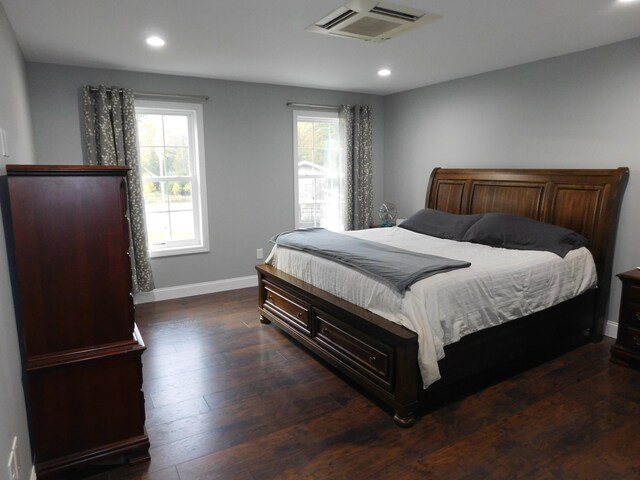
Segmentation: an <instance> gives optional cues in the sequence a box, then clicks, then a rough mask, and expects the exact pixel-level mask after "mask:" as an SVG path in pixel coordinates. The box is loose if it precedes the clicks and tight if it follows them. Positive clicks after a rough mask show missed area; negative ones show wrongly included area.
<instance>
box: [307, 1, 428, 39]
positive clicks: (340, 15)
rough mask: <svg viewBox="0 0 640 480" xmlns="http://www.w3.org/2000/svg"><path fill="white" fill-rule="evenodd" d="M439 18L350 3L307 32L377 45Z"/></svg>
mask: <svg viewBox="0 0 640 480" xmlns="http://www.w3.org/2000/svg"><path fill="white" fill-rule="evenodd" d="M438 18H440V16H439V15H433V14H430V13H426V12H421V11H420V10H416V9H413V8H408V7H401V6H399V5H395V4H393V3H390V2H378V1H376V0H353V1H352V2H349V3H347V4H346V5H344V6H342V7H340V8H338V9H337V10H335V11H333V12H331V13H330V14H329V15H327V16H325V17H324V18H321V19H320V20H318V21H317V22H315V23H313V24H312V25H310V26H308V27H307V28H306V30H307V31H308V32H316V33H323V34H325V35H336V36H339V37H348V38H358V39H360V40H367V41H373V42H381V41H383V40H388V39H390V38H393V37H395V36H396V35H398V34H400V33H402V32H406V31H407V30H410V29H413V28H416V27H419V26H421V25H425V24H427V23H429V22H432V21H434V20H437V19H438Z"/></svg>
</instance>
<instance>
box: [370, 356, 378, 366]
mask: <svg viewBox="0 0 640 480" xmlns="http://www.w3.org/2000/svg"><path fill="white" fill-rule="evenodd" d="M376 360H377V358H376V357H375V355H371V356H370V357H369V363H370V364H371V365H373V364H374V363H376Z"/></svg>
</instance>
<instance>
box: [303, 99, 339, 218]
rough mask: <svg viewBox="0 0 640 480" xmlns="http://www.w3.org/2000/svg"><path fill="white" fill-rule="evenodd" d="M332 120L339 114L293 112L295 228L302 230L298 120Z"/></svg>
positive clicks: (311, 111) (308, 111)
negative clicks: (299, 195) (299, 206)
mask: <svg viewBox="0 0 640 480" xmlns="http://www.w3.org/2000/svg"><path fill="white" fill-rule="evenodd" d="M305 117H309V118H331V119H338V118H339V116H338V112H337V111H336V112H333V111H330V112H318V111H315V110H294V111H293V200H294V203H293V216H294V225H295V228H300V209H299V208H298V202H299V197H298V194H299V192H298V190H299V185H298V183H299V178H298V120H299V119H300V118H305Z"/></svg>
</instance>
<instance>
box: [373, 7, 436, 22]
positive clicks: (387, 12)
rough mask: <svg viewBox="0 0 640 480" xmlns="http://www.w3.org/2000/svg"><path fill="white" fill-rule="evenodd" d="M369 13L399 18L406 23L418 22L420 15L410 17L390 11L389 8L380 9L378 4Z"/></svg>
mask: <svg viewBox="0 0 640 480" xmlns="http://www.w3.org/2000/svg"><path fill="white" fill-rule="evenodd" d="M369 11H370V12H371V13H377V14H378V15H386V16H387V17H393V18H400V19H402V20H406V21H408V22H416V21H418V20H419V19H420V18H421V17H422V15H424V14H422V15H412V14H410V13H405V12H399V11H397V10H391V9H389V8H384V7H381V6H380V5H379V4H378V5H376V6H375V7H373V8H372V9H371V10H369Z"/></svg>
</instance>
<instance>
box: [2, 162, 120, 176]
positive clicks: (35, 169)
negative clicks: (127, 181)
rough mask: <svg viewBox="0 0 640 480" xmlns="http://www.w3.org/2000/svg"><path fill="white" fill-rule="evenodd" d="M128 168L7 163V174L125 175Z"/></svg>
mask: <svg viewBox="0 0 640 480" xmlns="http://www.w3.org/2000/svg"><path fill="white" fill-rule="evenodd" d="M129 170H130V168H129V167H125V166H119V165H118V166H102V165H7V175H8V176H10V177H14V176H15V177H17V176H40V177H42V176H59V175H64V176H96V175H116V176H117V175H126V174H127V172H128V171H129Z"/></svg>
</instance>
